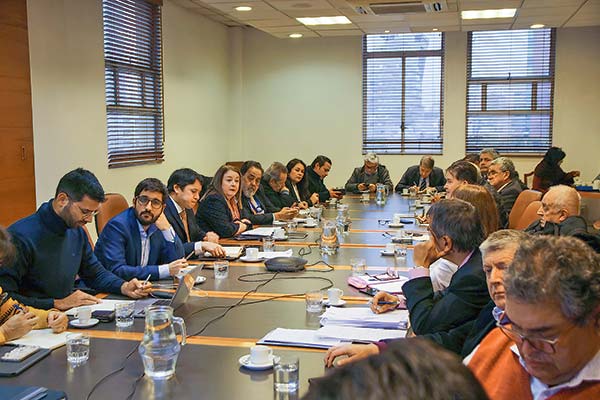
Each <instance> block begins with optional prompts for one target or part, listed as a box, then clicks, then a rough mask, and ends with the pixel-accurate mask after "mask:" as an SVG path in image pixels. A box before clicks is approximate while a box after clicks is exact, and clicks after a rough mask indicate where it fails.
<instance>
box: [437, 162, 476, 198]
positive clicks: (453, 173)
mask: <svg viewBox="0 0 600 400" xmlns="http://www.w3.org/2000/svg"><path fill="white" fill-rule="evenodd" d="M480 180H481V175H480V174H479V170H478V169H477V166H476V165H475V164H473V163H470V162H468V161H462V160H459V161H455V162H453V163H452V164H451V165H450V166H449V167H448V169H446V183H445V185H444V190H445V191H446V198H447V199H451V198H452V193H454V190H456V188H458V187H459V186H462V185H468V184H471V185H478V184H479V181H480Z"/></svg>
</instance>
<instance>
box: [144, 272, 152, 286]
mask: <svg viewBox="0 0 600 400" xmlns="http://www.w3.org/2000/svg"><path fill="white" fill-rule="evenodd" d="M150 276H152V274H148V277H147V278H146V280H145V281H144V282H142V287H144V286H146V285H147V284H148V282H149V281H150Z"/></svg>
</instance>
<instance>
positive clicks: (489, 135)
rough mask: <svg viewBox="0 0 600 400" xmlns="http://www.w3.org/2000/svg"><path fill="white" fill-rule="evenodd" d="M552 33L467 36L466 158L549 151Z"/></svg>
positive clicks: (540, 31) (499, 33)
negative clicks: (483, 153) (484, 151)
mask: <svg viewBox="0 0 600 400" xmlns="http://www.w3.org/2000/svg"><path fill="white" fill-rule="evenodd" d="M554 40H555V32H554V30H553V29H534V30H512V31H508V30H507V31H483V32H470V33H469V46H468V57H467V140H466V152H467V153H476V152H479V151H480V150H481V149H483V148H486V147H492V148H495V149H496V150H497V151H499V152H500V153H502V154H513V155H516V154H544V153H545V152H546V150H548V148H549V147H550V146H551V145H552V115H553V103H554Z"/></svg>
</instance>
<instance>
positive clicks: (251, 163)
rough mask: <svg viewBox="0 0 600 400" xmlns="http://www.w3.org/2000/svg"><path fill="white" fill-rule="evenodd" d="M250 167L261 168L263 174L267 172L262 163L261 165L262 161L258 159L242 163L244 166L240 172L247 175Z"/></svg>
mask: <svg viewBox="0 0 600 400" xmlns="http://www.w3.org/2000/svg"><path fill="white" fill-rule="evenodd" d="M250 168H257V169H259V170H260V173H261V175H262V174H264V173H265V171H264V170H263V167H262V165H260V163H259V162H258V161H252V160H248V161H245V162H244V163H243V164H242V166H241V167H240V173H241V174H242V175H246V172H248V170H249V169H250Z"/></svg>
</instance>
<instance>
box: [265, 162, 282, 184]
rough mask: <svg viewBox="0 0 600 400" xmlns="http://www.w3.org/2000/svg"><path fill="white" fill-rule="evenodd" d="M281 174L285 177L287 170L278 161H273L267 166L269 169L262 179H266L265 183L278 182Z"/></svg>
mask: <svg viewBox="0 0 600 400" xmlns="http://www.w3.org/2000/svg"><path fill="white" fill-rule="evenodd" d="M283 173H285V174H286V175H287V173H288V170H287V168H286V167H285V165H283V164H282V163H280V162H279V161H275V162H274V163H273V164H271V165H269V168H267V170H266V171H265V175H264V179H266V180H267V182H268V181H270V180H271V179H274V180H276V181H278V180H279V178H280V177H281V174H283Z"/></svg>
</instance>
